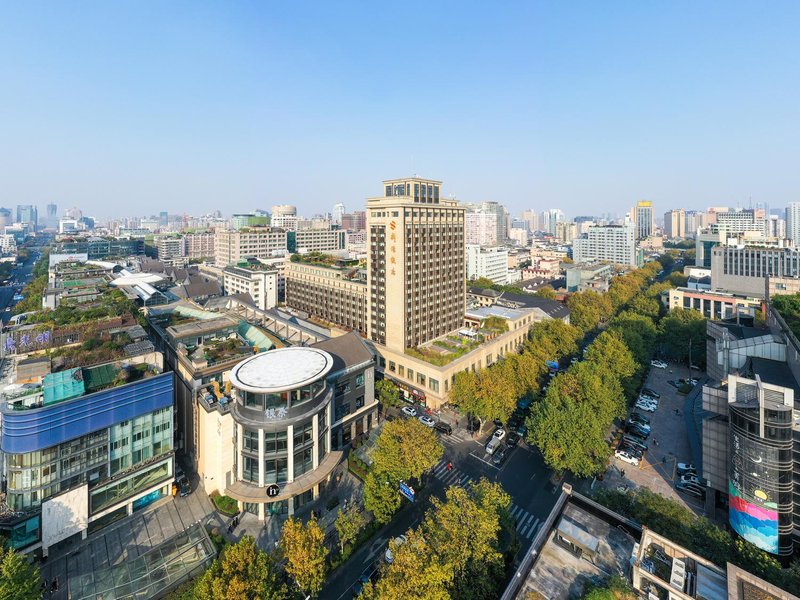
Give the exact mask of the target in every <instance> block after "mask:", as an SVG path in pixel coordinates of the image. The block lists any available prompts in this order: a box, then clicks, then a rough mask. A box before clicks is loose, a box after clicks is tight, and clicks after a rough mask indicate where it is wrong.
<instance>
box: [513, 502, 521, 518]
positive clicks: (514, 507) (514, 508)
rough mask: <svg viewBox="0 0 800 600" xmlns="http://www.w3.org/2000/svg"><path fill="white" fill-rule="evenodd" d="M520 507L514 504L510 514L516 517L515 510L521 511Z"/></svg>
mask: <svg viewBox="0 0 800 600" xmlns="http://www.w3.org/2000/svg"><path fill="white" fill-rule="evenodd" d="M521 510H522V508H521V507H519V506H517V505H516V504H515V505H514V506H513V507H512V508H511V516H512V517H514V518H516V516H517V512H519V511H521Z"/></svg>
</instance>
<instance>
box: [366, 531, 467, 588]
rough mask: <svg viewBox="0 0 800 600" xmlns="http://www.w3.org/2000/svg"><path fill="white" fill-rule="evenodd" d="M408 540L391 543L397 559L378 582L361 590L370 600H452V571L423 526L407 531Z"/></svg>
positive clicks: (387, 567)
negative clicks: (438, 554) (437, 554)
mask: <svg viewBox="0 0 800 600" xmlns="http://www.w3.org/2000/svg"><path fill="white" fill-rule="evenodd" d="M406 538H407V540H406V543H404V544H402V545H397V544H395V543H394V541H391V542H389V547H390V548H391V549H392V553H393V555H394V560H392V563H391V564H390V565H386V566H385V567H384V570H383V574H382V576H381V578H380V579H378V581H377V583H375V584H372V583H368V584H367V585H366V586H364V590H363V591H362V593H361V597H362V598H366V599H368V600H407V598H425V599H426V600H449V599H450V593H449V592H448V585H449V584H450V582H451V580H452V576H453V575H452V570H451V569H448V568H447V566H446V565H444V564H442V562H441V561H440V560H439V559H438V557H437V556H436V555H435V553H434V552H433V548H432V547H431V545H430V544H429V543H428V541H427V540H426V539H425V536H424V535H423V534H422V531H421V530H420V529H411V530H409V531H408V532H407V533H406Z"/></svg>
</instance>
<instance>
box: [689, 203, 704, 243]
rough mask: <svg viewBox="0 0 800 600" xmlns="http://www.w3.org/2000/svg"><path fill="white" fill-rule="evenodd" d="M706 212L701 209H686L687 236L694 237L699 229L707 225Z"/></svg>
mask: <svg viewBox="0 0 800 600" xmlns="http://www.w3.org/2000/svg"><path fill="white" fill-rule="evenodd" d="M707 224H708V223H707V218H706V213H704V212H702V211H699V210H687V211H686V237H689V238H693V237H695V235H697V231H698V230H700V229H704V228H705V227H706V226H707Z"/></svg>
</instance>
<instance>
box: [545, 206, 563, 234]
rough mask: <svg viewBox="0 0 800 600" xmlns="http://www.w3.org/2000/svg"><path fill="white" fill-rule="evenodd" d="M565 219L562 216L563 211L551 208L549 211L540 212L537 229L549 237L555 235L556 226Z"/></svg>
mask: <svg viewBox="0 0 800 600" xmlns="http://www.w3.org/2000/svg"><path fill="white" fill-rule="evenodd" d="M565 219H566V216H565V215H564V211H562V210H561V209H558V208H551V209H549V210H545V211H542V213H541V214H540V216H539V229H541V230H542V231H544V232H545V233H549V234H550V235H555V234H556V226H557V224H558V223H560V222H562V221H564V220H565Z"/></svg>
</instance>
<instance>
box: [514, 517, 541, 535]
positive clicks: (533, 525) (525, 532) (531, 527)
mask: <svg viewBox="0 0 800 600" xmlns="http://www.w3.org/2000/svg"><path fill="white" fill-rule="evenodd" d="M538 525H539V519H536V520H535V521H534V522H533V523H529V524H528V526H527V527H526V528H525V529H523V530H522V531H520V532H519V534H520V535H521V536H522V537H533V536H532V534H533V531H534V530H535V529H536V527H537V526H538Z"/></svg>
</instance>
